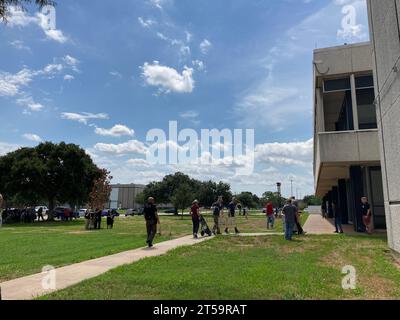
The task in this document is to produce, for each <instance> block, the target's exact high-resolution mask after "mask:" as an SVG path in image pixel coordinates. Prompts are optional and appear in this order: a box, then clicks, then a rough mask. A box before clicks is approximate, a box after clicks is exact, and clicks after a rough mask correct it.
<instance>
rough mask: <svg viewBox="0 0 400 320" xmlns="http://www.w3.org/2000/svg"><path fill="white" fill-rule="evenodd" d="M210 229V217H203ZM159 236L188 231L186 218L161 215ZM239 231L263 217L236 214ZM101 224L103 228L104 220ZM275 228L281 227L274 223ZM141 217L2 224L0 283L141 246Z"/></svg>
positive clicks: (254, 227)
mask: <svg viewBox="0 0 400 320" xmlns="http://www.w3.org/2000/svg"><path fill="white" fill-rule="evenodd" d="M207 220H208V223H209V226H210V228H212V218H211V217H210V216H208V217H207ZM161 223H162V228H161V230H162V236H161V237H160V236H157V238H156V242H160V241H165V240H170V239H173V238H177V237H181V236H184V235H189V234H191V231H192V230H191V228H192V222H191V219H190V217H188V216H185V217H184V219H183V220H181V217H174V216H161ZM238 225H239V228H240V229H241V231H242V232H262V231H266V230H265V229H266V227H265V218H264V217H263V216H250V217H249V219H248V220H246V219H244V218H242V217H239V218H238ZM102 227H103V228H105V227H106V225H105V220H103V223H102ZM278 228H280V229H279V231H280V230H281V226H278ZM145 238H146V234H145V224H144V219H143V217H129V218H124V217H121V218H117V219H116V221H115V225H114V229H113V230H106V229H102V230H94V231H85V230H84V219H81V220H77V221H73V222H54V223H35V224H33V225H31V224H29V225H25V224H18V225H4V226H3V227H2V228H0V248H2V250H1V253H0V282H2V281H6V280H10V279H14V278H18V277H21V276H25V275H29V274H33V273H37V272H40V271H41V268H42V267H43V266H45V265H52V266H55V267H60V266H64V265H68V264H72V263H77V262H81V261H84V260H88V259H92V258H98V257H101V256H106V255H110V254H114V253H118V252H122V251H125V250H130V249H134V248H139V247H142V246H145Z"/></svg>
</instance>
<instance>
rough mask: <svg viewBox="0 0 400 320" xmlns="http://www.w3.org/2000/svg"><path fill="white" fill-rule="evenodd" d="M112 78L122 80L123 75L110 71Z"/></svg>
mask: <svg viewBox="0 0 400 320" xmlns="http://www.w3.org/2000/svg"><path fill="white" fill-rule="evenodd" d="M109 73H110V75H111V76H113V77H115V78H117V79H122V74H121V73H119V72H118V71H110V72H109Z"/></svg>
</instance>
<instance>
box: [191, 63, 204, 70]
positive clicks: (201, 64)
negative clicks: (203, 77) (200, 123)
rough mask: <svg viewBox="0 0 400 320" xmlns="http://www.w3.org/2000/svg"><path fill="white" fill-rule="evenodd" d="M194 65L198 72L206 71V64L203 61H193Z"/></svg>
mask: <svg viewBox="0 0 400 320" xmlns="http://www.w3.org/2000/svg"><path fill="white" fill-rule="evenodd" d="M192 64H193V66H194V67H195V68H196V69H197V70H198V71H202V70H204V69H205V65H204V62H203V61H201V60H193V61H192Z"/></svg>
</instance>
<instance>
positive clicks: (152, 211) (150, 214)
mask: <svg viewBox="0 0 400 320" xmlns="http://www.w3.org/2000/svg"><path fill="white" fill-rule="evenodd" d="M154 203H155V201H154V198H152V197H150V198H148V199H147V204H146V205H145V206H144V210H143V214H144V218H145V220H146V230H147V241H146V243H147V245H148V246H149V248H151V247H152V246H153V240H154V237H155V236H156V233H157V223H158V221H159V218H158V214H157V206H156V205H155V204H154Z"/></svg>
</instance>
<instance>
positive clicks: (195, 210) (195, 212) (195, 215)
mask: <svg viewBox="0 0 400 320" xmlns="http://www.w3.org/2000/svg"><path fill="white" fill-rule="evenodd" d="M190 215H191V216H192V223H193V237H194V239H197V238H198V233H199V226H200V206H199V201H197V200H194V201H193V203H192V207H191V208H190Z"/></svg>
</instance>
